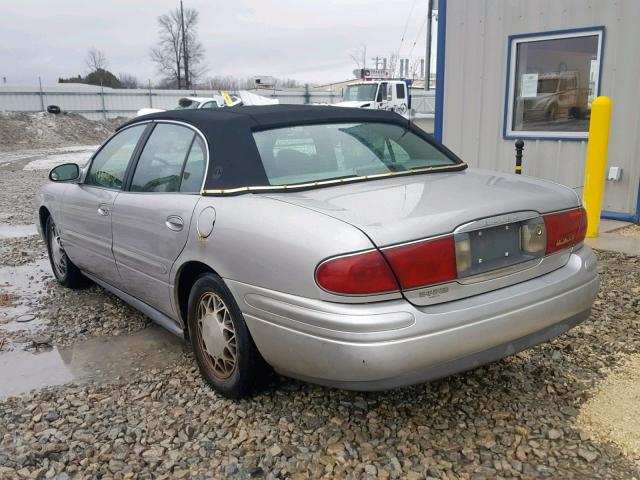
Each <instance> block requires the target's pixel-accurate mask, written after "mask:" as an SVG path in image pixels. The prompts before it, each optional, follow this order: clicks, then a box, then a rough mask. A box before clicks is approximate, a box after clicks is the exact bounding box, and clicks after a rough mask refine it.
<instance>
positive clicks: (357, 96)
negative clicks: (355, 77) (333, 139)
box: [333, 79, 411, 115]
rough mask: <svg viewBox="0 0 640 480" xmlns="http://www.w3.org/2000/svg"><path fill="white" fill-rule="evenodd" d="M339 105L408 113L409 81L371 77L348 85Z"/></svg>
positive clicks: (409, 101) (335, 104) (409, 105)
mask: <svg viewBox="0 0 640 480" xmlns="http://www.w3.org/2000/svg"><path fill="white" fill-rule="evenodd" d="M333 105H334V106H337V107H351V108H369V109H376V110H391V111H394V112H396V113H399V114H400V115H407V114H408V112H409V109H410V108H411V98H410V91H409V81H407V80H402V79H371V80H366V79H365V80H362V81H357V82H355V83H352V84H351V85H347V86H346V87H345V89H344V90H343V95H342V101H341V102H338V103H334V104H333Z"/></svg>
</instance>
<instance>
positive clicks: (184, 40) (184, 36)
mask: <svg viewBox="0 0 640 480" xmlns="http://www.w3.org/2000/svg"><path fill="white" fill-rule="evenodd" d="M180 22H181V24H182V56H183V57H184V58H183V62H184V85H185V88H186V89H187V90H188V89H189V88H190V87H191V81H190V79H189V56H188V55H187V53H188V51H189V50H188V49H187V32H186V31H185V29H184V8H183V7H182V0H180Z"/></svg>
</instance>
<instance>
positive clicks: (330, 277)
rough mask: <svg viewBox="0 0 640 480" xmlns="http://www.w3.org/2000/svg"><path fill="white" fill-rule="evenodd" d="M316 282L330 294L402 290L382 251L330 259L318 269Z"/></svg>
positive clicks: (359, 293) (361, 293) (364, 293)
mask: <svg viewBox="0 0 640 480" xmlns="http://www.w3.org/2000/svg"><path fill="white" fill-rule="evenodd" d="M316 282H317V283H318V285H320V287H322V288H324V289H325V290H327V291H329V292H333V293H338V294H347V295H367V294H375V293H384V292H393V291H397V290H398V282H396V278H395V276H394V275H393V272H392V271H391V269H390V268H389V265H388V264H387V261H386V260H385V259H384V257H383V256H382V254H381V253H380V252H379V251H378V250H374V251H370V252H364V253H356V254H353V255H347V256H344V257H336V258H331V259H329V260H326V261H325V262H323V263H321V264H320V265H318V268H317V269H316Z"/></svg>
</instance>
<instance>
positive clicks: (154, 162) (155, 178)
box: [131, 123, 195, 192]
mask: <svg viewBox="0 0 640 480" xmlns="http://www.w3.org/2000/svg"><path fill="white" fill-rule="evenodd" d="M194 135H195V133H194V132H193V130H191V129H189V128H186V127H183V126H181V125H173V124H168V123H159V124H158V125H156V127H155V128H154V129H153V132H152V133H151V135H150V136H149V139H148V140H147V143H146V145H145V146H144V149H143V150H142V153H141V154H140V159H139V160H138V164H137V165H136V170H135V172H134V174H133V179H132V181H131V191H133V192H178V191H180V179H181V175H182V166H183V164H184V162H185V159H186V157H187V153H188V152H189V147H190V146H191V142H192V141H193V138H194Z"/></svg>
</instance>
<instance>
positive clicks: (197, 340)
mask: <svg viewBox="0 0 640 480" xmlns="http://www.w3.org/2000/svg"><path fill="white" fill-rule="evenodd" d="M187 322H188V326H189V336H190V339H191V345H192V347H193V352H194V354H195V357H196V361H197V362H198V367H199V369H200V373H201V374H202V376H203V377H204V378H205V380H206V381H207V382H208V383H209V385H211V386H212V387H213V388H214V389H215V390H216V391H218V392H219V393H221V394H222V395H224V396H226V397H230V398H241V397H244V396H246V395H248V394H250V393H251V392H252V391H253V390H254V389H255V388H256V387H257V386H258V385H259V384H260V383H261V382H262V381H263V380H264V379H265V377H266V374H267V373H268V369H267V368H266V363H265V362H264V360H263V359H262V356H261V355H260V353H259V352H258V349H257V348H256V346H255V344H254V343H253V339H252V338H251V335H250V333H249V330H248V328H247V325H246V324H245V322H244V318H243V316H242V312H240V309H239V308H238V305H237V304H236V302H235V300H234V298H233V296H232V295H231V292H230V291H229V289H228V288H227V286H226V285H225V284H224V282H223V281H222V279H221V278H220V277H219V276H217V275H215V274H213V273H206V274H203V275H201V276H200V277H199V278H198V280H196V282H195V283H194V285H193V287H192V289H191V293H190V294H189V309H188V316H187Z"/></svg>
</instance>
